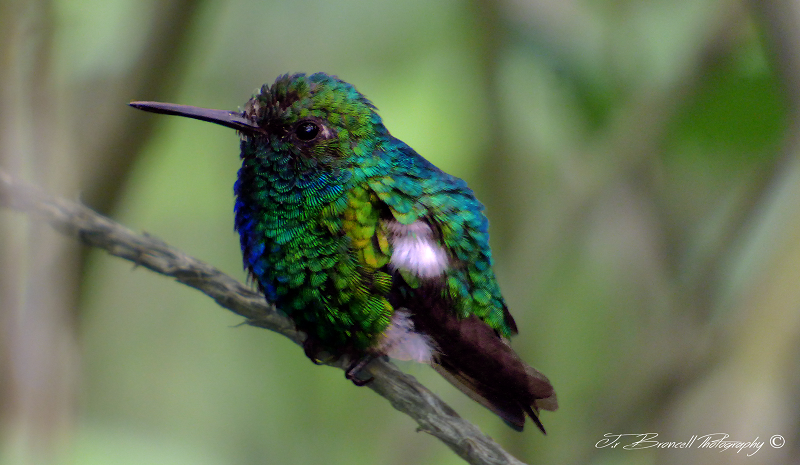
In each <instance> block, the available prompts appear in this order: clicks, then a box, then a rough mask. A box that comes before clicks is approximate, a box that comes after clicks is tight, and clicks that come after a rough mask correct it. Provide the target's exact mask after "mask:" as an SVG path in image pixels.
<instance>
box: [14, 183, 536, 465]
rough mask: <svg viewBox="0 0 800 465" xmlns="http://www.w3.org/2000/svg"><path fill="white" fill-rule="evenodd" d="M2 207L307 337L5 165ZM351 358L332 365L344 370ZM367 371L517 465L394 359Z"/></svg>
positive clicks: (486, 454) (215, 278)
mask: <svg viewBox="0 0 800 465" xmlns="http://www.w3.org/2000/svg"><path fill="white" fill-rule="evenodd" d="M0 205H2V206H5V207H8V208H12V209H14V210H17V211H20V212H26V213H30V214H31V215H33V216H36V217H39V218H41V219H44V220H45V221H47V222H48V223H50V225H51V226H53V228H55V229H56V230H58V231H59V232H61V233H63V234H65V235H69V236H75V237H77V238H78V239H79V240H80V241H81V242H83V243H84V244H86V245H88V246H91V247H98V248H101V249H104V250H106V251H107V252H108V253H110V254H111V255H116V256H117V257H121V258H124V259H126V260H130V261H132V262H134V263H136V264H137V265H141V266H144V267H145V268H148V269H150V270H152V271H155V272H156V273H159V274H163V275H165V276H170V277H172V278H175V280H176V281H178V282H180V283H183V284H185V285H187V286H190V287H193V288H195V289H197V290H199V291H201V292H203V293H204V294H206V295H208V296H209V297H211V298H212V299H214V300H215V301H216V302H217V303H218V304H219V305H220V306H222V307H224V308H227V309H228V310H230V311H232V312H234V313H236V314H237V315H239V316H242V317H244V318H245V322H246V323H247V324H249V325H252V326H257V327H260V328H265V329H269V330H271V331H275V332H277V333H280V334H282V335H284V336H286V337H288V338H289V339H291V340H292V341H294V342H295V343H297V344H300V343H301V342H302V341H303V339H304V338H305V336H304V335H303V334H302V333H300V332H298V331H296V330H295V329H294V324H293V323H292V322H291V320H289V319H288V318H286V317H284V316H282V315H280V314H279V313H278V312H277V310H276V309H275V306H274V305H272V304H271V303H269V302H266V301H265V300H264V297H263V296H262V295H260V294H258V293H256V292H254V291H252V290H251V289H249V288H248V287H247V286H245V285H244V284H242V283H240V282H238V281H237V280H235V279H233V278H232V277H230V276H228V275H226V274H225V273H222V272H221V271H219V270H217V269H216V268H214V267H212V266H211V265H208V264H206V263H204V262H202V261H200V260H198V259H196V258H193V257H190V256H189V255H186V254H185V253H183V252H181V251H180V250H178V249H176V248H174V247H172V246H170V245H169V244H166V243H165V242H163V241H161V240H160V239H158V238H156V237H153V236H149V235H147V234H143V235H141V234H136V233H135V232H133V231H131V230H130V229H128V228H126V227H124V226H122V225H121V224H119V223H116V222H114V221H112V220H111V219H109V218H107V217H105V216H102V215H100V214H98V213H96V212H95V211H93V210H91V209H89V208H87V207H85V206H83V205H80V204H78V203H75V202H71V201H69V200H65V199H60V198H55V197H51V196H49V195H47V194H45V193H43V192H41V191H40V190H39V189H37V188H35V187H33V186H30V185H28V184H25V183H23V182H21V181H18V180H15V179H13V178H12V177H11V176H9V175H8V174H7V173H5V172H4V171H2V170H0ZM346 363H347V361H345V360H342V361H339V362H337V363H334V364H332V365H333V366H338V367H339V368H342V367H343V366H344V365H345V364H346ZM367 370H368V371H369V372H370V375H371V376H372V377H373V378H374V381H373V382H371V383H369V384H368V386H369V388H370V389H372V390H373V391H375V392H376V393H378V394H379V395H381V396H383V397H385V398H386V399H387V400H388V401H389V402H390V403H391V404H392V407H394V408H395V409H397V410H399V411H401V412H403V413H405V414H406V415H408V416H410V417H411V418H413V419H414V420H415V421H416V422H417V423H418V424H419V429H418V430H419V431H424V432H426V433H429V434H431V435H433V436H435V437H437V438H439V440H441V441H442V442H444V443H445V444H446V445H447V446H448V447H450V449H452V450H453V451H454V452H455V453H456V454H458V455H459V456H460V457H461V458H463V459H464V460H466V461H467V462H469V463H471V464H475V465H479V464H480V465H484V464H491V465H506V464H515V465H519V464H521V463H522V462H520V461H518V460H517V459H515V458H514V457H512V456H511V455H510V454H508V453H507V452H506V451H505V450H503V448H501V447H500V446H499V445H498V444H497V443H495V442H494V441H493V440H492V439H490V438H489V437H487V436H485V435H483V433H481V431H480V430H479V429H478V428H477V427H476V426H475V425H473V424H471V423H469V422H468V421H466V420H464V419H462V418H461V417H459V416H458V414H457V413H456V412H455V411H454V410H453V409H452V408H450V407H449V406H448V405H447V404H445V403H444V401H442V400H441V399H440V398H439V397H438V396H436V394H434V393H432V392H431V391H429V390H428V389H427V388H426V387H425V386H423V385H421V384H420V383H419V382H417V380H416V379H415V378H414V377H413V376H410V375H407V374H405V373H403V372H402V371H400V370H398V369H397V368H396V367H395V366H394V365H392V364H391V363H389V362H387V361H384V360H376V361H374V362H373V363H371V364H370V365H369V366H368V367H367Z"/></svg>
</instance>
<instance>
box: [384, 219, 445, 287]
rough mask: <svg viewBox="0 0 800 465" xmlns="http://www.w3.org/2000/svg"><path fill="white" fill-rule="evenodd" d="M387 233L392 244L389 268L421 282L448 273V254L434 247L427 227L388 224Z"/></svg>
mask: <svg viewBox="0 0 800 465" xmlns="http://www.w3.org/2000/svg"><path fill="white" fill-rule="evenodd" d="M388 229H389V232H391V237H390V241H391V243H392V258H391V260H390V262H389V265H390V266H391V267H392V268H394V269H396V270H405V271H409V272H411V273H413V274H415V275H417V276H419V277H420V278H435V277H437V276H440V275H441V274H442V273H443V272H444V271H445V270H446V269H447V264H448V259H447V252H446V251H445V250H444V248H443V247H442V246H441V245H439V244H437V243H436V240H435V239H434V237H433V231H432V230H431V227H430V226H428V224H427V223H425V222H424V221H415V222H413V223H411V224H408V225H406V224H401V223H398V222H397V221H391V222H389V223H388Z"/></svg>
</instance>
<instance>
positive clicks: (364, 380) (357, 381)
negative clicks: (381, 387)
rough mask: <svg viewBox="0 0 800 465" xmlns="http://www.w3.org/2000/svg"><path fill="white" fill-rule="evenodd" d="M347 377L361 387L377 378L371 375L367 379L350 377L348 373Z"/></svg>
mask: <svg viewBox="0 0 800 465" xmlns="http://www.w3.org/2000/svg"><path fill="white" fill-rule="evenodd" d="M345 377H346V378H347V379H349V380H350V381H352V382H353V384H355V385H356V386H358V387H361V386H366V385H367V384H369V383H371V382H373V381H375V378H373V377H372V376H370V377H369V378H367V379H357V378H350V377H348V376H347V375H345Z"/></svg>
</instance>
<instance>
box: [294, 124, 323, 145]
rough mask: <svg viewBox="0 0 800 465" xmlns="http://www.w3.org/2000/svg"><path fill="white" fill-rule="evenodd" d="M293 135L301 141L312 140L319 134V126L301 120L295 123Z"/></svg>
mask: <svg viewBox="0 0 800 465" xmlns="http://www.w3.org/2000/svg"><path fill="white" fill-rule="evenodd" d="M294 133H295V135H296V136H297V138H298V139H300V140H302V141H310V140H314V138H315V137H317V135H318V134H319V126H317V125H316V124H314V123H311V122H308V121H306V122H303V123H300V124H298V125H297V128H296V129H295V130H294Z"/></svg>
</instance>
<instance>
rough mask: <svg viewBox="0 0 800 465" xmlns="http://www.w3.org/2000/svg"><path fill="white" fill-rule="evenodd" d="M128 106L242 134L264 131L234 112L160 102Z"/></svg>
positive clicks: (134, 103) (135, 103)
mask: <svg viewBox="0 0 800 465" xmlns="http://www.w3.org/2000/svg"><path fill="white" fill-rule="evenodd" d="M128 105H130V106H132V107H133V108H138V109H140V110H144V111H150V112H153V113H161V114H162V115H177V116H185V117H187V118H194V119H199V120H200V121H208V122H209V123H216V124H221V125H222V126H225V127H229V128H232V129H236V130H237V131H242V132H250V133H252V132H263V131H264V130H263V129H262V128H261V127H260V126H259V125H258V124H256V123H255V122H254V121H252V120H250V119H249V118H246V117H245V116H244V115H243V114H241V113H237V112H235V111H226V110H209V109H208V108H200V107H193V106H190V105H177V104H174V103H161V102H131V103H129V104H128Z"/></svg>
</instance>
